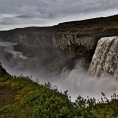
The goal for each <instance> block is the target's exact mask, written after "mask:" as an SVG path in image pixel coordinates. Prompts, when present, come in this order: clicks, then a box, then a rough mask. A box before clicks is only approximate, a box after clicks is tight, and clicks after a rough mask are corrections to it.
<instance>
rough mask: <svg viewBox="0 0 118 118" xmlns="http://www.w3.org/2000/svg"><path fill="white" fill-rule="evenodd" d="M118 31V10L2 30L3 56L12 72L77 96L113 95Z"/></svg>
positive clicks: (117, 68)
mask: <svg viewBox="0 0 118 118" xmlns="http://www.w3.org/2000/svg"><path fill="white" fill-rule="evenodd" d="M117 36H118V15H115V16H111V17H106V18H96V19H89V20H83V21H73V22H66V23H60V24H58V25H56V26H52V27H27V28H18V29H13V30H9V31H0V45H1V46H0V61H1V63H2V65H3V66H4V68H5V69H7V70H8V72H9V73H10V74H13V75H14V74H15V75H20V74H23V75H26V76H27V75H28V76H33V78H31V79H34V80H35V81H36V79H37V78H39V80H38V82H43V83H44V82H51V84H52V85H57V86H58V88H59V90H60V91H63V90H66V89H67V90H69V92H70V93H69V94H70V95H71V96H73V99H75V97H77V96H78V95H82V96H87V95H89V96H96V97H99V96H100V94H101V91H102V92H105V93H106V94H107V95H110V94H111V93H114V92H117V86H118V83H117V82H116V80H115V78H117V77H118V50H117V48H118V37H117ZM104 37H106V38H104ZM3 44H4V45H3ZM5 44H9V45H5ZM10 45H11V48H12V50H7V49H8V48H7V47H10ZM12 46H13V47H12ZM5 47H6V49H5ZM6 51H7V52H6ZM14 55H16V56H14ZM19 55H20V56H19ZM91 60H92V61H91ZM88 73H89V74H90V75H92V76H94V77H91V76H89V75H88ZM107 75H110V76H108V77H105V76H107ZM101 76H102V78H101ZM113 76H114V77H113ZM98 77H99V79H97V78H98Z"/></svg>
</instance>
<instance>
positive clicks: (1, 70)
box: [0, 62, 9, 77]
mask: <svg viewBox="0 0 118 118" xmlns="http://www.w3.org/2000/svg"><path fill="white" fill-rule="evenodd" d="M6 75H9V74H8V73H7V72H6V70H5V69H4V68H3V67H2V65H1V62H0V77H4V76H6Z"/></svg>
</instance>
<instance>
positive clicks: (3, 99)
mask: <svg viewBox="0 0 118 118" xmlns="http://www.w3.org/2000/svg"><path fill="white" fill-rule="evenodd" d="M13 102H14V94H13V93H12V92H11V91H10V89H9V88H5V87H2V88H0V108H2V107H3V106H4V105H7V104H11V103H13Z"/></svg>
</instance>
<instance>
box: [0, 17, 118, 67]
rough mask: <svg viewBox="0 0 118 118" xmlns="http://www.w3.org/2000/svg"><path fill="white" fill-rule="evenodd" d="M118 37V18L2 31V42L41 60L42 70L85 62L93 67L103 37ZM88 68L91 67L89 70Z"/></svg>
mask: <svg viewBox="0 0 118 118" xmlns="http://www.w3.org/2000/svg"><path fill="white" fill-rule="evenodd" d="M114 35H118V15H116V16H111V17H107V18H97V19H90V20H84V21H74V22H67V23H61V24H59V25H56V26H52V27H42V28H41V27H27V28H19V29H14V30H10V31H1V32H0V40H1V41H8V42H16V43H18V45H16V46H14V47H15V50H17V51H21V52H23V54H25V55H26V56H27V57H29V58H37V59H39V60H40V64H41V65H42V66H47V67H48V69H50V68H51V67H52V66H53V67H55V68H56V67H57V66H60V68H63V67H64V66H66V64H68V63H69V64H70V67H71V66H72V65H73V62H74V60H76V59H78V58H84V59H85V60H86V62H87V63H88V64H89V63H90V61H91V58H92V56H93V53H94V50H95V48H96V44H97V42H98V40H99V39H100V38H101V37H105V36H114ZM87 68H88V66H87Z"/></svg>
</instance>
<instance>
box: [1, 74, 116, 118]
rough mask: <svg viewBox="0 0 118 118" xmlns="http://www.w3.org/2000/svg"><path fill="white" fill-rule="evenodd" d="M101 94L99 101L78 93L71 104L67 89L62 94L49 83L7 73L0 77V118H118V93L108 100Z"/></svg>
mask: <svg viewBox="0 0 118 118" xmlns="http://www.w3.org/2000/svg"><path fill="white" fill-rule="evenodd" d="M3 94H4V96H2V95H3ZM102 95H103V98H101V101H97V100H96V99H95V98H87V99H84V98H82V97H81V96H79V97H78V98H77V100H76V101H75V102H74V103H73V102H71V100H70V97H69V96H68V95H67V91H65V92H64V93H61V92H59V91H58V89H57V87H56V86H54V87H52V86H51V85H50V83H47V84H44V85H42V84H38V83H37V82H33V81H32V80H30V79H29V78H28V77H23V76H22V75H21V76H19V77H16V76H10V75H6V76H4V77H1V78H0V101H1V103H0V118H117V117H118V112H117V111H118V100H117V98H118V96H117V95H116V94H114V95H113V96H111V98H112V99H111V101H110V100H108V99H107V98H106V97H105V95H104V93H102ZM3 98H4V100H3Z"/></svg>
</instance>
